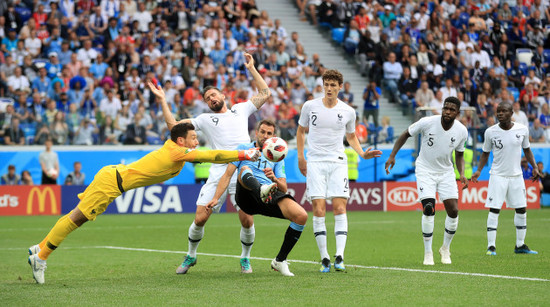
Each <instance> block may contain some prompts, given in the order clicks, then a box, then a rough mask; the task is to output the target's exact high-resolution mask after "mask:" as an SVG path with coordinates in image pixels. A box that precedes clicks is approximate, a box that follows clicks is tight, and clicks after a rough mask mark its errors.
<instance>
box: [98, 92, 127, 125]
mask: <svg viewBox="0 0 550 307" xmlns="http://www.w3.org/2000/svg"><path fill="white" fill-rule="evenodd" d="M121 108H122V106H121V103H120V100H119V99H118V98H117V97H115V93H114V91H113V90H107V97H105V98H103V100H101V102H100V103H99V111H100V112H101V117H105V116H111V118H115V117H116V115H117V112H118V111H119V110H120V109H121Z"/></svg>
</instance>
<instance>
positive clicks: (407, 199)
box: [388, 187, 418, 207]
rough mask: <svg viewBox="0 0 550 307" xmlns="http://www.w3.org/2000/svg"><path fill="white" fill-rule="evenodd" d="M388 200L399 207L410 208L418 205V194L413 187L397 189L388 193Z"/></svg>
mask: <svg viewBox="0 0 550 307" xmlns="http://www.w3.org/2000/svg"><path fill="white" fill-rule="evenodd" d="M388 200H389V201H390V202H391V203H393V204H394V205H396V206H399V207H409V206H413V205H415V204H416V203H417V200H418V194H417V192H416V189H415V188H412V187H397V188H394V189H392V190H391V191H390V192H389V193H388Z"/></svg>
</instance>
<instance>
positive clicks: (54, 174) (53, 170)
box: [48, 168, 57, 177]
mask: <svg viewBox="0 0 550 307" xmlns="http://www.w3.org/2000/svg"><path fill="white" fill-rule="evenodd" d="M48 175H49V176H50V177H53V176H56V175H57V170H56V169H55V168H52V169H50V170H49V171H48Z"/></svg>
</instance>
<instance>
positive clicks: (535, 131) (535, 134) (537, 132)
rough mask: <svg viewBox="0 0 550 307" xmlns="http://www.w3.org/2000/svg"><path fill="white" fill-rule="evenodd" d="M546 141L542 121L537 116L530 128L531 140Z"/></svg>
mask: <svg viewBox="0 0 550 307" xmlns="http://www.w3.org/2000/svg"><path fill="white" fill-rule="evenodd" d="M545 141H546V133H545V130H544V128H543V126H542V124H541V123H540V120H539V119H538V118H536V119H535V120H534V121H533V126H531V127H530V128H529V142H531V143H544V142H545Z"/></svg>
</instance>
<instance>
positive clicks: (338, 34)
mask: <svg viewBox="0 0 550 307" xmlns="http://www.w3.org/2000/svg"><path fill="white" fill-rule="evenodd" d="M345 32H346V28H334V29H332V41H333V42H335V43H337V44H338V45H341V44H342V43H343V42H344V33H345Z"/></svg>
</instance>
